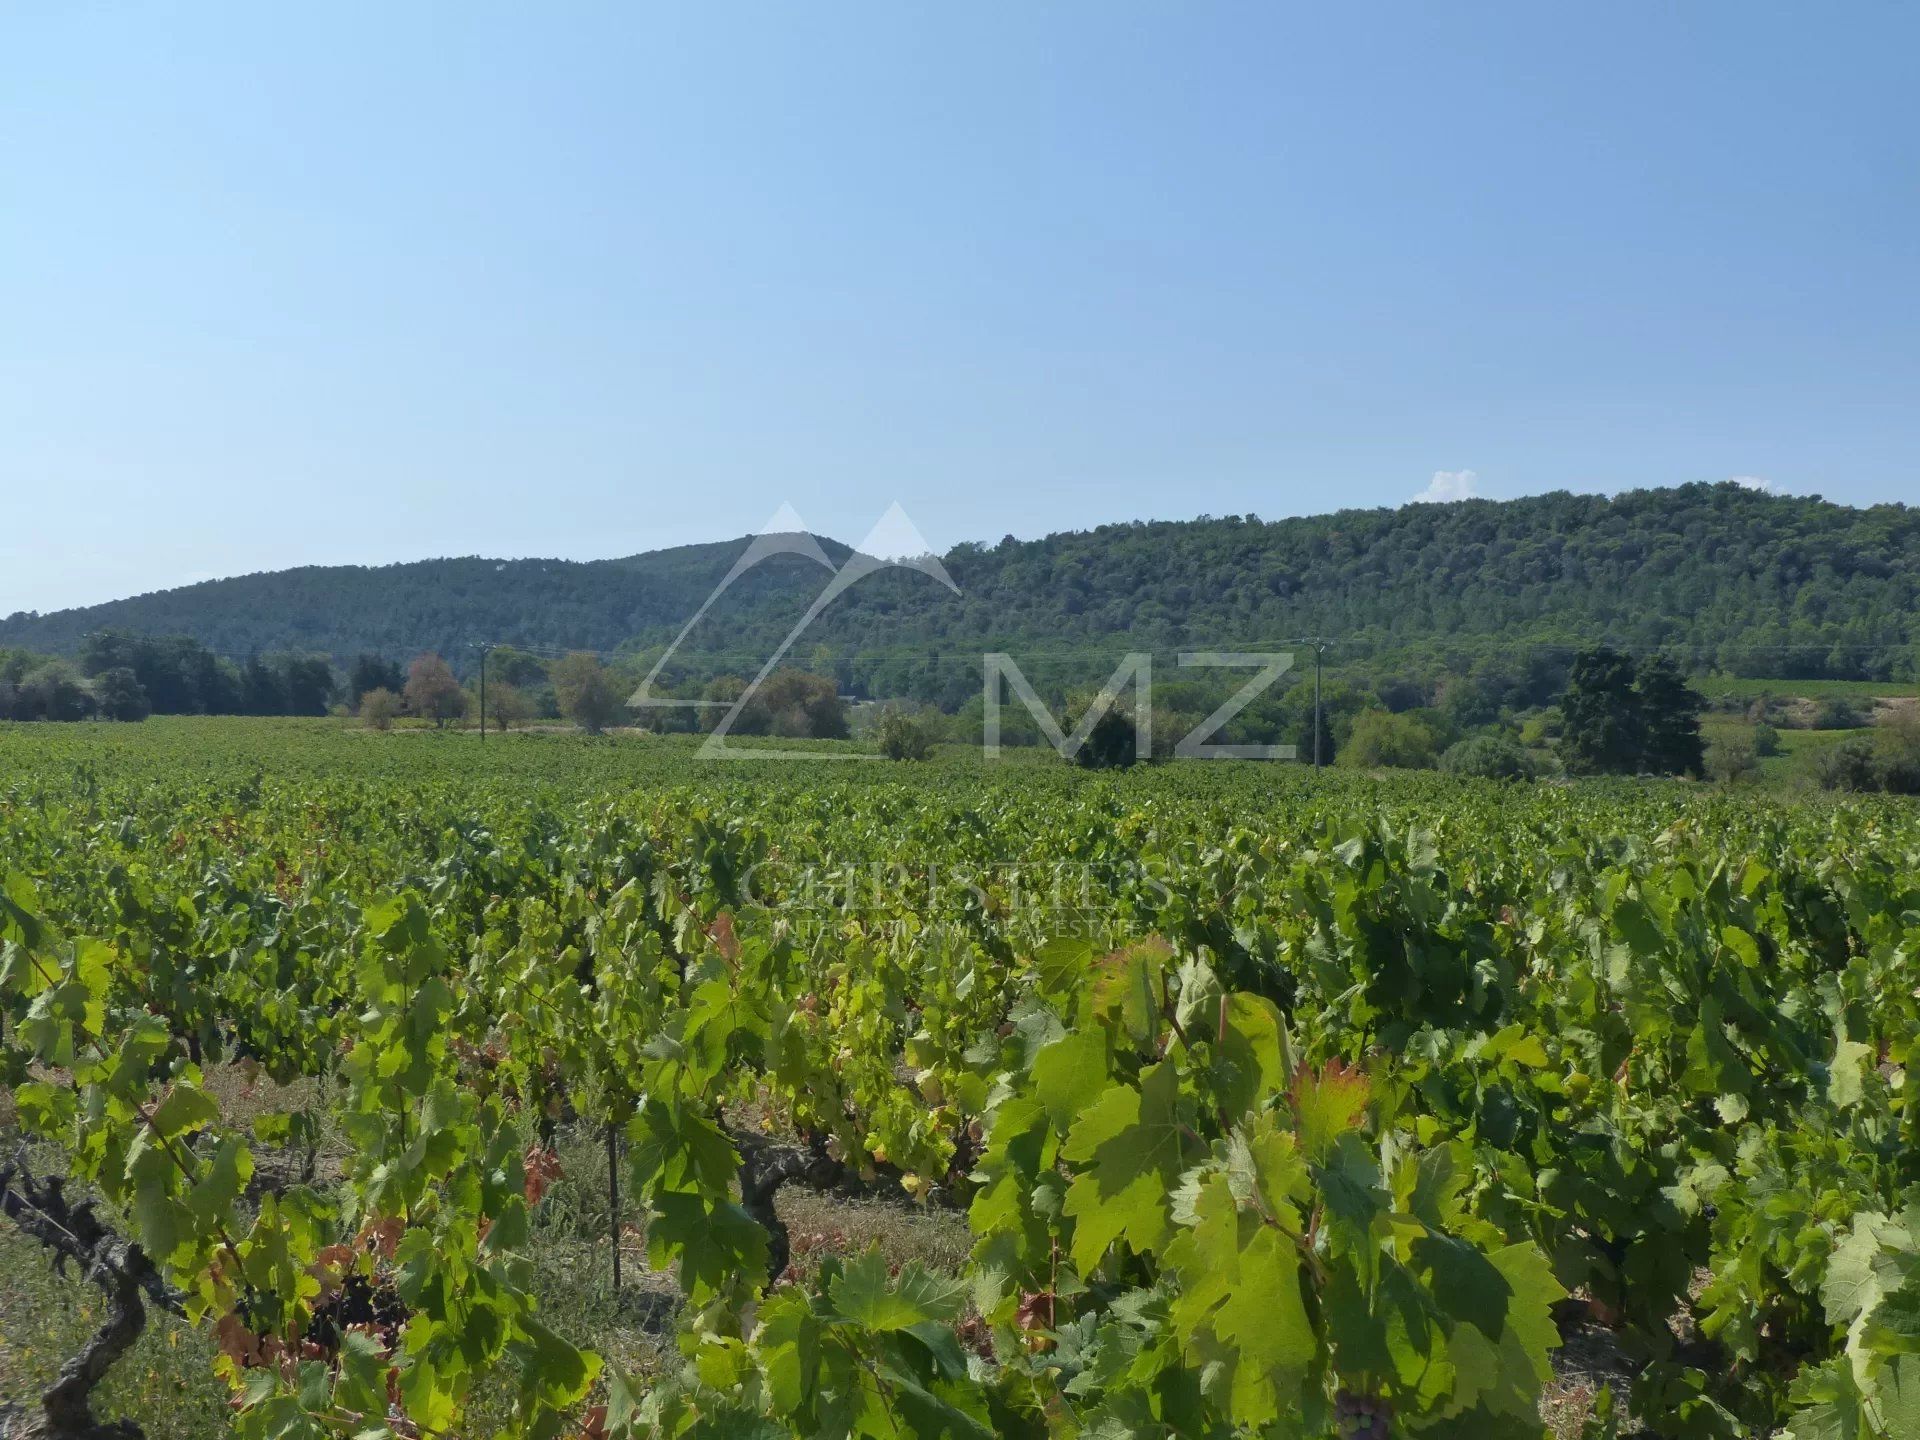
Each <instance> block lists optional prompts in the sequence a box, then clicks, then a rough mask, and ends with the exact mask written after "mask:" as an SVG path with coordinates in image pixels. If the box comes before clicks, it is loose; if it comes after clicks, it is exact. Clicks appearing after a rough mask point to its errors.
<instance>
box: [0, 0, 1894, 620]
mask: <svg viewBox="0 0 1920 1440" xmlns="http://www.w3.org/2000/svg"><path fill="white" fill-rule="evenodd" d="M935 10H936V7H933V6H923V5H902V4H893V3H887V4H878V3H875V4H861V5H843V4H834V3H827V0H820V3H809V4H793V3H786V0H782V3H771V4H766V5H744V4H732V3H728V4H721V5H715V6H698V7H696V6H692V5H686V6H676V7H673V8H671V9H665V8H653V7H646V8H641V7H638V6H633V5H628V4H609V5H605V6H595V5H588V4H561V5H557V6H541V7H535V6H506V5H497V6H496V5H486V4H472V3H460V4H441V5H428V4H406V5H398V6H387V5H374V4H370V3H354V4H328V5H317V4H316V5H309V6H303V7H300V10H299V13H295V12H294V10H293V9H292V7H289V6H285V5H280V4H273V5H253V4H249V5H240V4H213V3H205V4H191V5H153V6H145V7H133V6H125V5H106V4H79V3H72V0H16V3H13V4H10V5H8V6H6V7H5V8H4V10H0V613H5V612H8V611H11V610H14V609H41V610H46V609H54V608H58V607H61V606H66V605H72V604H78V603H85V602H90V601H95V600H102V599H108V598H112V597H114V596H118V595H122V594H128V593H133V592H137V591H141V590H147V589H154V588H159V587H163V586H167V585H173V584H179V583H184V582H187V581H191V580H195V579H204V578H207V577H210V576H214V575H225V574H233V573H240V572H245V571H250V570H260V569H273V568H279V567H282V566H286V565H293V564H302V563H321V562H326V563H331V562H346V561H354V562H384V561H388V560H395V559H406V558H417V557H420V556H423V555H431V554H449V553H452V554H463V553H476V552H477V553H482V554H493V555H526V554H550V555H565V556H572V557H579V558H588V557H594V556H605V555H617V554H625V553H629V552H632V551H635V550H641V549H648V548H652V547H655V546H659V545H667V544H678V543H684V542H689V541H696V540H706V539H715V538H720V537H724V536H731V535H737V534H741V533H744V532H746V531H749V530H752V529H755V528H757V527H758V526H759V524H760V523H761V522H762V521H763V520H764V519H765V518H766V517H767V516H768V514H769V513H771V512H772V510H773V509H774V508H775V506H777V505H778V504H779V503H780V502H782V501H789V502H791V503H792V504H793V505H794V506H795V507H796V509H797V510H798V511H799V512H800V514H801V515H802V516H803V517H805V519H806V520H807V521H808V522H809V523H810V524H811V525H812V526H813V527H814V528H815V529H817V530H820V531H823V532H827V533H831V534H835V535H838V536H841V537H843V538H847V539H853V540H857V539H858V538H859V536H860V535H861V534H862V533H863V532H864V531H865V529H866V527H867V525H868V524H869V522H870V521H871V520H872V519H873V518H874V517H876V516H877V515H879V514H880V512H881V511H883V510H884V509H885V508H886V506H887V505H888V504H889V503H890V502H892V501H895V500H898V501H899V502H900V503H901V504H902V505H903V506H904V507H905V509H906V511H907V512H908V514H909V515H911V516H912V517H913V519H914V520H915V521H917V522H918V523H919V525H920V527H921V529H922V530H923V531H924V532H925V533H926V535H927V536H928V538H929V539H930V540H932V541H933V542H935V543H936V544H939V545H942V546H944V545H947V544H950V543H952V542H954V541H958V540H962V539H974V538H981V539H988V540H992V539H997V538H998V537H999V536H1000V535H1002V534H1005V533H1008V532H1012V533H1015V534H1019V535H1036V534H1041V533H1044V532H1046V531H1049V530H1054V529H1061V528H1078V527H1083V526H1087V525H1091V524H1095V523H1098V522H1101V521H1106V520H1115V519H1128V518H1136V517H1149V516H1151V517H1184V516H1190V515H1195V514H1199V513H1203V512H1204V513H1213V514H1224V513H1229V512H1247V511H1251V512H1254V513H1257V514H1260V515H1262V516H1266V517H1274V516H1280V515H1285V514H1299V513H1309V512H1314V511H1320V510H1326V509H1330V508H1335V507H1338V506H1345V505H1374V504H1397V503H1400V502H1403V501H1405V500H1407V499H1408V498H1410V497H1411V496H1413V495H1415V494H1416V493H1418V492H1422V491H1424V490H1426V489H1427V487H1428V486H1429V483H1430V482H1432V481H1433V478H1434V476H1435V473H1436V472H1461V471H1471V472H1473V478H1472V479H1471V480H1467V481H1461V480H1458V479H1455V480H1452V481H1442V482H1441V488H1442V492H1443V493H1457V492H1458V491H1459V490H1460V489H1461V488H1462V487H1463V486H1464V487H1466V488H1471V489H1473V490H1475V491H1477V493H1481V494H1486V495H1491V496H1510V495H1519V494H1526V493H1533V492H1538V491H1541V490H1548V489H1555V488H1563V487H1564V488H1572V489H1605V490H1614V489H1620V488H1624V487H1630V486H1640V485H1657V484H1669V483H1677V482H1682V481H1688V480H1699V479H1713V480H1717V479H1723V478H1727V477H1730V476H1736V475H1743V476H1755V477H1759V478H1760V479H1762V480H1764V481H1766V482H1768V483H1770V484H1773V485H1777V486H1780V487H1782V488H1785V489H1789V490H1794V491H1800V492H1819V493H1822V494H1825V495H1827V496H1829V497H1830V498H1835V499H1842V500H1847V501H1853V502H1868V501H1875V500H1888V499H1905V500H1915V499H1920V485H1916V483H1915V481H1916V475H1920V469H1917V468H1916V460H1920V103H1916V100H1915V95H1914V89H1913V67H1914V63H1915V57H1916V55H1920V10H1916V9H1915V8H1914V7H1912V6H1903V5H1895V4H1854V5H1847V6H1839V7H1815V6H1809V5H1805V4H1791V5H1786V4H1780V5H1756V4H1751V3H1739V4H1703V3H1688V4H1683V5H1667V4H1662V5H1622V6H1615V5H1586V6H1579V7H1575V6H1570V5H1540V4H1534V3H1527V4H1514V5H1510V6H1502V7H1485V6H1474V5H1462V4H1454V3H1449V4H1425V3H1423V4H1418V5H1386V4H1369V5H1364V6H1330V5H1319V6H1314V7H1312V8H1307V7H1298V6H1282V5H1279V4H1272V3H1261V4H1246V5H1204V4H1174V3H1157V4H1145V3H1119V4H1116V3H1111V0H1107V3H1088V4H1047V5H1028V4H1020V5H1004V6H1001V5H949V6H942V7H938V13H935Z"/></svg>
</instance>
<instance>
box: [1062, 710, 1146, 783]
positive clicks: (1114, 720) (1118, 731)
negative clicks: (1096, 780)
mask: <svg viewBox="0 0 1920 1440" xmlns="http://www.w3.org/2000/svg"><path fill="white" fill-rule="evenodd" d="M1139 758H1140V737H1139V734H1138V733H1137V732H1136V731H1135V729H1134V726H1133V718H1132V717H1131V716H1130V715H1128V714H1127V713H1126V712H1125V711H1123V710H1109V711H1107V713H1106V714H1104V715H1102V716H1101V717H1100V718H1099V719H1098V720H1096V721H1094V722H1093V729H1091V730H1090V731H1088V732H1087V739H1086V743H1085V744H1083V745H1082V746H1081V747H1080V748H1079V749H1078V750H1076V751H1074V752H1073V763H1074V764H1076V765H1078V766H1080V767H1081V768H1082V769H1086V770H1117V769H1122V768H1124V767H1126V766H1128V765H1131V764H1133V762H1134V761H1135V760H1137V759H1139Z"/></svg>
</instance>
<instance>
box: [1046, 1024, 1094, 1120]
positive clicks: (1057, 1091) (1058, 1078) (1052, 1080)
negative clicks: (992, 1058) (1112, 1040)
mask: <svg viewBox="0 0 1920 1440" xmlns="http://www.w3.org/2000/svg"><path fill="white" fill-rule="evenodd" d="M1106 1084H1107V1037H1106V1033H1105V1032H1104V1031H1102V1030H1101V1029H1100V1028H1099V1027H1098V1026H1092V1025H1089V1026H1086V1027H1084V1028H1082V1029H1080V1030H1076V1031H1074V1032H1073V1033H1072V1034H1069V1035H1065V1036H1062V1037H1061V1038H1060V1039H1058V1040H1056V1041H1054V1042H1053V1043H1052V1044H1051V1045H1049V1046H1047V1047H1046V1048H1045V1049H1044V1050H1042V1051H1041V1052H1040V1053H1039V1054H1038V1055H1036V1056H1034V1058H1033V1091H1034V1094H1035V1095H1037V1096H1038V1097H1039V1099H1040V1103H1041V1104H1042V1105H1044V1106H1046V1110H1047V1118H1048V1120H1049V1121H1051V1122H1052V1124H1053V1128H1054V1129H1055V1130H1056V1131H1057V1132H1059V1133H1060V1134H1062V1135H1064V1134H1066V1133H1067V1131H1068V1129H1069V1128H1071V1126H1072V1125H1073V1122H1074V1118H1075V1117H1076V1116H1078V1115H1079V1114H1080V1112H1081V1111H1082V1110H1084V1109H1086V1107H1087V1106H1088V1105H1089V1104H1090V1103H1092V1101H1093V1100H1094V1099H1095V1097H1097V1096H1098V1095H1099V1094H1100V1092H1101V1091H1102V1090H1104V1089H1105V1088H1106Z"/></svg>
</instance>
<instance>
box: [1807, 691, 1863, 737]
mask: <svg viewBox="0 0 1920 1440" xmlns="http://www.w3.org/2000/svg"><path fill="white" fill-rule="evenodd" d="M1866 723H1867V721H1866V718H1865V717H1864V716H1863V715H1861V713H1860V711H1859V709H1858V708H1857V707H1856V706H1855V705H1854V703H1853V702H1852V701H1851V700H1849V699H1847V698H1846V696H1844V695H1829V696H1828V697H1827V698H1826V699H1824V700H1822V701H1821V702H1820V703H1819V704H1818V705H1816V706H1814V708H1813V728H1814V729H1816V730H1858V729H1859V728H1860V727H1861V726H1863V725H1865V724H1866Z"/></svg>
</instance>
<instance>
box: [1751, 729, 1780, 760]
mask: <svg viewBox="0 0 1920 1440" xmlns="http://www.w3.org/2000/svg"><path fill="white" fill-rule="evenodd" d="M1753 753H1754V754H1755V755H1756V756H1758V757H1759V758H1760V759H1762V760H1765V759H1767V758H1768V757H1769V756H1773V755H1778V754H1779V753H1780V732H1779V731H1778V730H1776V729H1774V728H1773V726H1771V725H1769V724H1768V723H1767V722H1766V721H1765V720H1762V721H1760V722H1759V723H1758V724H1756V725H1755V726H1754V727H1753Z"/></svg>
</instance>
